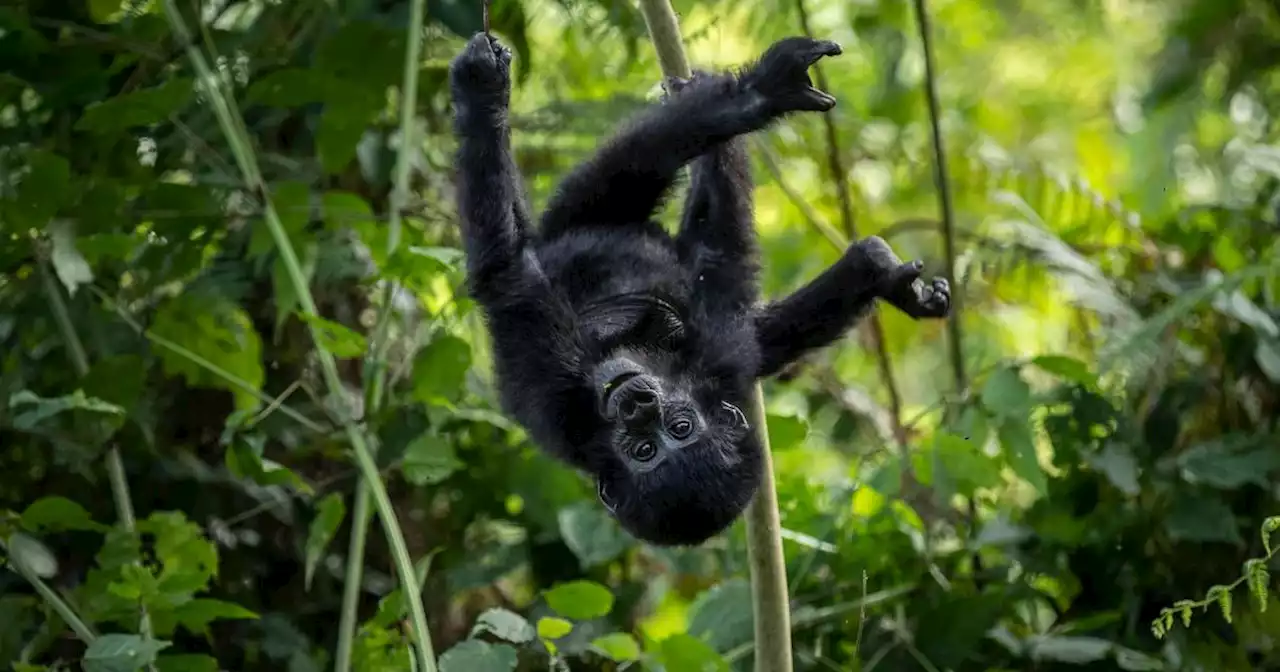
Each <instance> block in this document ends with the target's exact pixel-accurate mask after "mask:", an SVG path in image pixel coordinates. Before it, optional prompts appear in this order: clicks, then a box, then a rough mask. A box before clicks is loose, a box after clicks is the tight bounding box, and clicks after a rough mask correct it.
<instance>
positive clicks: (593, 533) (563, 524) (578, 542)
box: [556, 501, 634, 569]
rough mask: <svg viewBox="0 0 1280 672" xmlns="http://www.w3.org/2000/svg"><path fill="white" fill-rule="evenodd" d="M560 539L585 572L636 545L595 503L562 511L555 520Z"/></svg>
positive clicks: (591, 502)
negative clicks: (558, 528) (558, 526)
mask: <svg viewBox="0 0 1280 672" xmlns="http://www.w3.org/2000/svg"><path fill="white" fill-rule="evenodd" d="M556 519H557V522H558V523H559V525H560V536H561V537H562V538H564V543H565V544H566V545H567V546H568V547H569V550H571V551H573V554H574V555H576V556H578V562H580V563H581V564H582V567H583V569H589V568H591V567H595V566H596V565H600V564H603V563H606V562H608V561H610V560H612V559H614V558H616V557H618V556H619V555H620V554H622V552H623V551H625V550H627V549H628V548H630V547H631V545H632V544H633V543H634V541H633V539H632V537H631V535H629V534H627V533H626V532H625V531H624V530H623V529H622V527H621V526H620V525H618V521H616V520H614V518H613V516H610V515H609V514H608V513H607V512H606V511H605V510H604V509H603V508H602V507H600V506H599V505H598V504H596V503H595V502H594V501H580V502H576V503H575V504H573V505H572V506H568V507H565V508H563V509H561V510H560V512H559V514H558V515H557V516H556Z"/></svg>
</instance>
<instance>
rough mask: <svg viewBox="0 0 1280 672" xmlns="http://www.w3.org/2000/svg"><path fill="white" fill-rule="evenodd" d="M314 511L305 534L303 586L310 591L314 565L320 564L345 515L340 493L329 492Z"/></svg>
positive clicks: (345, 506) (345, 509) (344, 506)
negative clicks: (305, 550)
mask: <svg viewBox="0 0 1280 672" xmlns="http://www.w3.org/2000/svg"><path fill="white" fill-rule="evenodd" d="M316 510H317V512H316V517H315V518H313V519H312V520H311V527H310V530H309V532H308V534H307V555H306V568H305V574H304V578H303V586H304V587H305V588H306V589H307V590H311V579H312V578H313V577H314V576H315V573H316V564H318V563H319V562H320V557H321V556H323V555H324V549H325V548H326V547H327V546H328V545H329V542H331V541H333V537H334V535H336V534H337V533H338V526H340V525H342V519H343V518H345V517H346V515H347V505H346V502H344V501H343V500H342V495H341V493H337V492H331V493H329V494H328V495H325V496H324V498H322V499H321V500H320V503H319V504H318V505H317V506H316Z"/></svg>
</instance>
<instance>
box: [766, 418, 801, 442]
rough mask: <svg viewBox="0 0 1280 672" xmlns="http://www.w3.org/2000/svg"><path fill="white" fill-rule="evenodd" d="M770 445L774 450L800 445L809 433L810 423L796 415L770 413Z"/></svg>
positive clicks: (768, 419)
mask: <svg viewBox="0 0 1280 672" xmlns="http://www.w3.org/2000/svg"><path fill="white" fill-rule="evenodd" d="M767 423H768V425H769V447H770V449H772V450H788V449H790V448H794V447H796V446H798V445H800V443H801V442H803V441H804V440H805V437H807V436H808V435H809V423H808V422H806V421H805V420H804V418H801V417H799V416H795V415H774V414H772V413H769V414H768V417H767Z"/></svg>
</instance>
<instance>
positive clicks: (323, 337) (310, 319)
mask: <svg viewBox="0 0 1280 672" xmlns="http://www.w3.org/2000/svg"><path fill="white" fill-rule="evenodd" d="M297 315H298V317H299V318H300V319H301V320H302V321H303V322H306V323H307V324H310V325H311V326H312V327H315V329H316V336H317V337H318V338H319V342H318V343H317V345H319V346H320V347H322V348H324V349H325V350H328V351H329V352H331V353H333V356H334V357H337V358H339V359H354V358H356V357H360V356H362V355H364V353H365V351H366V350H367V349H368V347H369V344H368V342H367V341H365V338H364V336H363V335H361V334H358V333H356V332H355V331H352V330H351V329H348V328H347V327H345V326H343V325H341V324H338V323H337V322H330V321H329V320H326V319H324V318H322V317H318V316H310V315H307V314H306V313H297Z"/></svg>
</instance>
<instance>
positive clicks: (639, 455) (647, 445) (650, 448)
mask: <svg viewBox="0 0 1280 672" xmlns="http://www.w3.org/2000/svg"><path fill="white" fill-rule="evenodd" d="M657 454H658V448H657V446H655V445H653V442H652V441H645V442H644V443H642V444H640V445H638V446H636V449H635V450H633V451H631V456H632V457H634V458H635V459H637V460H640V461H641V462H648V461H649V460H652V459H653V456H654V455H657Z"/></svg>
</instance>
